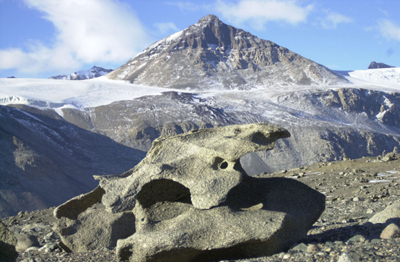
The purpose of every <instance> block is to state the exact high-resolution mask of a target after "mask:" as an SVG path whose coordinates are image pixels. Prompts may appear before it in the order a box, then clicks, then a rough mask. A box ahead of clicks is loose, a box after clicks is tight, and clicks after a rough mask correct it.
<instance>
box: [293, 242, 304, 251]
mask: <svg viewBox="0 0 400 262" xmlns="http://www.w3.org/2000/svg"><path fill="white" fill-rule="evenodd" d="M292 250H295V251H307V245H306V244H304V243H300V244H298V245H296V246H295V247H293V248H292Z"/></svg>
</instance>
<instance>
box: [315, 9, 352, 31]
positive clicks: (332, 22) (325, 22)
mask: <svg viewBox="0 0 400 262" xmlns="http://www.w3.org/2000/svg"><path fill="white" fill-rule="evenodd" d="M353 21H354V20H353V18H351V17H348V16H344V15H341V14H339V13H335V12H329V13H328V15H327V16H326V17H325V18H321V25H322V27H323V28H325V29H336V28H337V26H338V24H347V23H352V22H353Z"/></svg>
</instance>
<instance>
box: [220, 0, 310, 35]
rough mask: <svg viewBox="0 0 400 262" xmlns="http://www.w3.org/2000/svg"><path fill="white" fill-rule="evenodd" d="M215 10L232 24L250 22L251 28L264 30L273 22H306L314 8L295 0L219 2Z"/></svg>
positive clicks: (221, 0) (222, 0)
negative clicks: (267, 24) (266, 25)
mask: <svg viewBox="0 0 400 262" xmlns="http://www.w3.org/2000/svg"><path fill="white" fill-rule="evenodd" d="M215 10H216V11H217V12H218V13H220V14H221V15H222V17H223V18H224V19H226V20H228V21H230V22H234V23H236V24H241V23H244V22H248V23H249V24H250V25H251V26H253V27H255V28H257V29H262V28H263V27H264V26H265V24H266V23H268V22H271V21H279V22H285V23H289V24H292V25H296V24H298V23H302V22H306V21H307V17H308V15H309V14H310V12H311V11H312V10H313V6H312V5H307V6H301V5H299V4H298V2H297V1H295V0H239V1H238V2H237V3H234V4H233V3H232V2H226V1H225V0H218V1H217V3H216V6H215Z"/></svg>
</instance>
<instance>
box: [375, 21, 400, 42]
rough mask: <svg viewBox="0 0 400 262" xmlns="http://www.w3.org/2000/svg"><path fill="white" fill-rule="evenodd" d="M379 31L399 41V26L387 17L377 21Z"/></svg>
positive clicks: (388, 37)
mask: <svg viewBox="0 0 400 262" xmlns="http://www.w3.org/2000/svg"><path fill="white" fill-rule="evenodd" d="M378 28H379V31H380V33H381V34H382V35H383V36H384V37H386V38H387V39H390V40H396V41H400V26H399V25H396V24H395V23H393V22H392V21H390V20H388V19H382V20H380V21H378Z"/></svg>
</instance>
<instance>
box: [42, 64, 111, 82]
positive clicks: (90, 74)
mask: <svg viewBox="0 0 400 262" xmlns="http://www.w3.org/2000/svg"><path fill="white" fill-rule="evenodd" d="M111 71H113V70H112V69H104V68H102V67H99V66H94V67H92V68H91V69H89V70H81V71H78V72H74V73H72V74H69V75H58V76H52V77H49V79H59V80H85V79H92V78H96V77H100V76H103V75H106V74H108V73H110V72H111Z"/></svg>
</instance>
